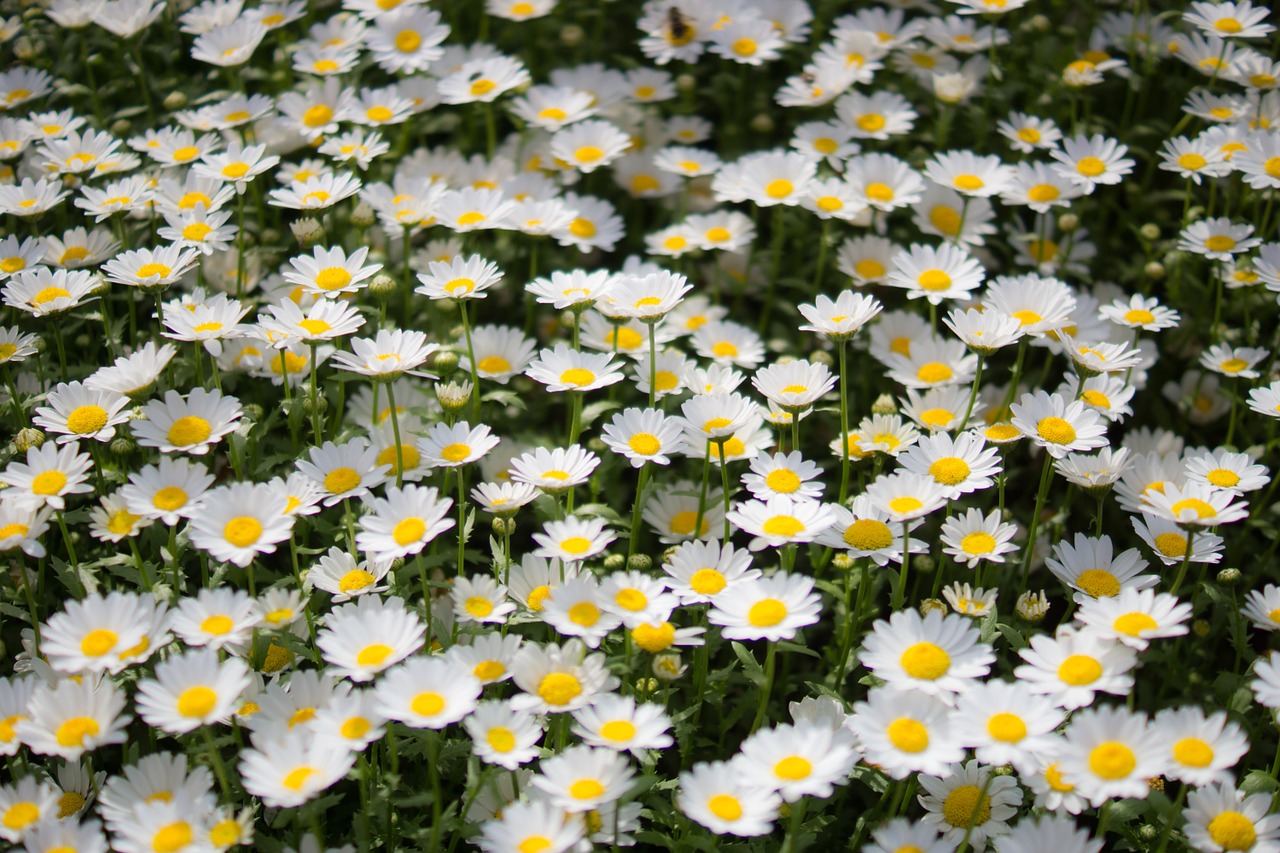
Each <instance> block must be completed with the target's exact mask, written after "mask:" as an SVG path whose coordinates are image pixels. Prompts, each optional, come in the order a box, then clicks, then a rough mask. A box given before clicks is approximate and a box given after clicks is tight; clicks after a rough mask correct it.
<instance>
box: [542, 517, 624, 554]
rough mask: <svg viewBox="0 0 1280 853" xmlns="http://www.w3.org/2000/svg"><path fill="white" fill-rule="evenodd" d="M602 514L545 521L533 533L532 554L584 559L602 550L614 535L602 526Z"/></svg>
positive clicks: (603, 521) (611, 540)
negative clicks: (596, 516)
mask: <svg viewBox="0 0 1280 853" xmlns="http://www.w3.org/2000/svg"><path fill="white" fill-rule="evenodd" d="M606 524H607V522H606V521H605V520H604V519H602V518H585V519H584V518H578V517H576V516H570V517H569V518H566V519H563V520H561V521H549V522H547V523H546V524H545V525H544V526H543V528H542V532H541V533H535V534H533V540H534V542H536V543H537V544H538V548H537V549H536V550H535V551H534V554H535V555H536V556H539V557H546V558H547V559H553V558H554V559H558V560H560V561H562V562H565V563H570V562H578V561H581V560H587V559H590V558H591V557H594V556H596V555H597V554H599V553H601V552H602V551H604V549H606V548H608V547H609V544H610V543H611V542H613V541H614V540H615V539H616V538H617V537H615V536H614V535H613V534H612V533H610V532H609V531H608V530H606Z"/></svg>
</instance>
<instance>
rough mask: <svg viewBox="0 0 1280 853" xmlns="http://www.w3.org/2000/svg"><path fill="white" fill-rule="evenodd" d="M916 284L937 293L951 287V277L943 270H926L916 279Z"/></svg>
mask: <svg viewBox="0 0 1280 853" xmlns="http://www.w3.org/2000/svg"><path fill="white" fill-rule="evenodd" d="M916 283H917V284H919V285H920V287H922V288H923V289H925V290H928V291H932V292H934V293H937V292H939V291H942V290H946V289H947V288H949V287H951V276H949V275H947V274H946V273H945V272H943V271H942V270H938V269H932V270H925V271H924V272H922V273H920V275H919V276H918V277H917V278H916Z"/></svg>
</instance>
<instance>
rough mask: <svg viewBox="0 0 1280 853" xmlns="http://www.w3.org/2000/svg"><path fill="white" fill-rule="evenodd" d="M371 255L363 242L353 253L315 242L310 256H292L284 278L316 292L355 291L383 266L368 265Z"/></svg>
mask: <svg viewBox="0 0 1280 853" xmlns="http://www.w3.org/2000/svg"><path fill="white" fill-rule="evenodd" d="M368 255H369V249H368V247H367V246H361V247H360V248H358V249H356V250H355V251H354V252H352V253H351V254H350V255H347V253H346V252H345V251H343V249H342V248H341V247H334V248H332V249H327V248H324V247H323V246H316V247H315V248H314V249H312V254H311V256H310V257H308V256H306V255H302V256H300V257H296V258H290V259H289V265H290V266H291V267H292V268H293V269H292V270H285V271H284V280H285V281H288V282H290V283H292V284H297V285H301V286H302V287H303V288H304V289H305V291H306V292H307V293H311V294H315V295H317V296H324V295H329V296H337V295H339V294H342V293H356V292H358V291H359V290H361V289H362V288H363V287H365V286H366V285H365V282H366V281H367V280H368V279H370V278H372V277H373V276H374V274H376V273H377V272H378V270H380V269H382V265H381V264H367V265H366V264H365V259H366V258H367V257H368Z"/></svg>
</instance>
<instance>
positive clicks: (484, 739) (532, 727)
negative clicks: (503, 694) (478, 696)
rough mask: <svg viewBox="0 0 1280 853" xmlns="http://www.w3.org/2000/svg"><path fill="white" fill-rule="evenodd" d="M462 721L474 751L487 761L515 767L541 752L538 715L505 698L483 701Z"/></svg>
mask: <svg viewBox="0 0 1280 853" xmlns="http://www.w3.org/2000/svg"><path fill="white" fill-rule="evenodd" d="M462 725H463V727H464V728H466V730H467V734H468V735H470V737H471V750H472V752H474V753H475V754H476V757H477V758H479V759H480V760H481V761H483V762H485V763H486V764H496V765H498V766H499V767H503V768H505V769H507V770H516V769H518V768H519V767H520V765H521V764H528V763H529V762H530V761H532V760H533V759H535V758H537V757H538V755H539V753H540V752H541V750H540V749H539V748H538V741H540V740H541V739H542V734H543V731H542V726H541V725H540V723H539V722H538V719H537V718H536V717H535V716H534V715H533V714H531V713H529V712H528V711H516V710H514V709H512V708H511V706H510V705H508V704H507V703H506V702H504V701H500V700H490V701H487V702H480V703H479V704H477V705H476V708H475V710H474V711H472V712H471V714H470V715H468V716H467V718H466V719H465V720H463V721H462ZM513 805H514V804H513Z"/></svg>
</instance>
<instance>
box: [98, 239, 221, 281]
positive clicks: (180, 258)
mask: <svg viewBox="0 0 1280 853" xmlns="http://www.w3.org/2000/svg"><path fill="white" fill-rule="evenodd" d="M200 255H201V250H200V249H191V248H183V247H182V246H180V245H176V244H175V245H172V246H162V247H160V248H158V249H138V250H136V251H125V252H121V253H120V254H118V255H116V256H115V257H114V258H112V259H111V260H109V261H107V262H106V263H105V264H103V265H102V271H103V272H104V273H106V277H107V281H114V282H119V283H120V284H127V285H131V286H133V287H142V288H148V289H150V288H163V287H166V286H168V285H170V284H173V283H174V282H175V281H177V280H178V279H180V278H182V277H183V276H184V275H186V274H187V272H188V271H189V270H190V269H191V268H192V267H194V266H195V265H196V263H198V262H199V259H200Z"/></svg>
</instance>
